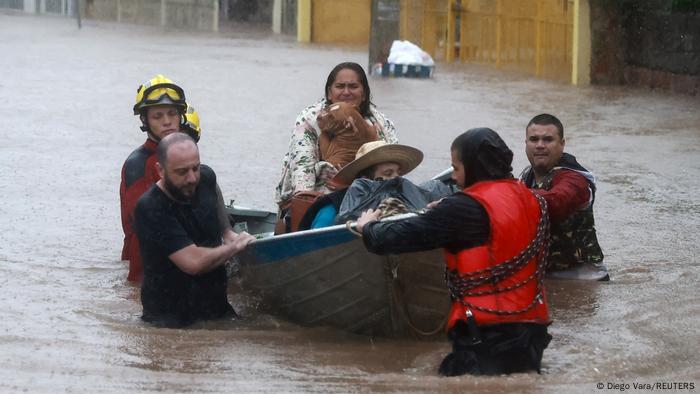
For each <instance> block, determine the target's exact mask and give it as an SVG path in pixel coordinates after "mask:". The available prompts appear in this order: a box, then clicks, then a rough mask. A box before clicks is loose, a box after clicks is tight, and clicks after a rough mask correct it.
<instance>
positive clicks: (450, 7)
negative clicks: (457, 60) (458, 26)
mask: <svg viewBox="0 0 700 394" xmlns="http://www.w3.org/2000/svg"><path fill="white" fill-rule="evenodd" d="M454 8H455V0H450V1H448V2H447V44H446V45H447V53H446V54H445V60H446V61H447V62H448V63H452V62H453V61H454V54H455V49H456V48H455V22H456V19H457V17H456V16H455V12H454V11H455V10H454ZM459 40H460V43H459V44H460V48H461V46H462V38H461V37H460V39H459Z"/></svg>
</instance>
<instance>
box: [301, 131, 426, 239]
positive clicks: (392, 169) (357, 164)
mask: <svg viewBox="0 0 700 394" xmlns="http://www.w3.org/2000/svg"><path fill="white" fill-rule="evenodd" d="M421 161H423V152H421V151H420V150H418V149H416V148H413V147H411V146H407V145H399V144H388V143H386V142H384V141H372V142H368V143H366V144H364V145H362V146H361V147H360V149H358V151H357V154H356V155H355V160H353V161H352V162H350V163H349V164H348V165H346V166H345V167H343V168H342V169H341V170H340V171H338V173H337V174H336V175H335V177H333V183H334V184H335V185H337V186H338V188H339V189H340V190H337V191H335V192H332V193H330V194H326V195H324V196H322V197H319V198H318V199H317V200H316V201H315V202H314V204H313V205H311V207H309V210H308V211H307V212H306V214H305V215H304V217H303V218H302V220H301V223H300V225H299V229H300V230H306V229H309V228H319V227H327V226H331V225H333V224H334V222H335V220H336V215H337V214H338V212H339V211H340V210H341V207H344V209H343V211H354V210H355V209H356V208H358V205H359V206H360V207H359V208H361V207H364V206H365V204H367V203H370V201H367V200H368V198H370V199H371V197H372V196H374V195H375V193H376V192H377V191H379V192H380V193H381V190H379V189H382V190H385V189H397V187H396V185H402V184H403V182H402V181H405V182H408V181H406V180H402V181H398V180H397V181H395V182H393V184H392V185H388V184H387V185H386V186H387V187H385V188H382V186H383V182H384V181H390V180H393V179H396V178H399V177H402V176H404V175H406V174H408V173H409V172H411V171H413V169H415V168H416V167H417V166H418V164H420V162H421ZM347 186H350V187H349V188H348V187H347ZM406 187H410V188H411V189H416V187H415V186H414V185H412V184H411V185H410V186H406ZM398 189H401V187H399V188H398ZM416 190H418V189H416ZM416 194H418V195H420V197H423V193H420V192H418V193H411V195H413V196H415V195H416ZM346 195H347V196H346ZM410 202H413V201H410ZM428 202H430V198H429V197H427V196H426V197H425V201H424V203H422V201H420V202H417V205H422V206H421V207H415V208H422V207H423V206H425V204H427V203H428ZM376 207H377V206H376V205H373V206H372V208H376ZM365 209H366V208H365Z"/></svg>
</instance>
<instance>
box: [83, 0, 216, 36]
mask: <svg viewBox="0 0 700 394" xmlns="http://www.w3.org/2000/svg"><path fill="white" fill-rule="evenodd" d="M84 4H85V5H84V14H83V15H85V17H86V18H94V19H100V20H111V21H117V22H123V23H135V24H143V25H153V26H169V27H177V28H189V29H198V30H211V31H217V30H218V28H219V27H218V26H219V25H218V20H219V5H218V4H219V1H218V0H85V1H84Z"/></svg>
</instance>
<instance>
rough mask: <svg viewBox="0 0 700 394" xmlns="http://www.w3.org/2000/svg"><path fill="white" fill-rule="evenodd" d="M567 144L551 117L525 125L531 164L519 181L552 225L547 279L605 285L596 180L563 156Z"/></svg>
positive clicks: (558, 125)
mask: <svg viewBox="0 0 700 394" xmlns="http://www.w3.org/2000/svg"><path fill="white" fill-rule="evenodd" d="M565 144H566V141H565V140H564V126H562V124H561V122H560V121H559V119H557V118H556V117H555V116H553V115H549V114H541V115H537V116H535V117H534V118H532V120H530V122H529V123H528V125H527V127H526V130H525V153H526V154H527V159H528V160H529V161H530V166H529V167H527V168H526V169H525V170H524V171H523V173H522V174H521V179H522V180H523V182H525V184H526V185H527V187H529V188H532V189H535V191H536V192H537V193H538V194H539V195H541V196H542V197H544V199H545V200H547V207H548V209H549V218H550V220H551V222H552V241H551V246H550V248H549V258H548V260H549V267H548V268H547V276H548V277H551V278H556V279H587V280H603V281H606V280H609V278H610V277H609V276H608V270H607V268H606V267H605V265H604V264H603V251H602V250H601V249H600V245H598V238H597V237H596V231H595V221H594V219H593V202H594V201H595V192H596V184H595V177H594V176H593V174H592V173H591V172H589V171H588V170H586V169H585V168H584V167H583V166H582V165H580V164H579V163H578V162H577V161H576V158H575V157H574V156H573V155H570V154H568V153H565V152H564V146H565Z"/></svg>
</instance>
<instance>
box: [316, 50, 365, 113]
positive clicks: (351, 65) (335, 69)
mask: <svg viewBox="0 0 700 394" xmlns="http://www.w3.org/2000/svg"><path fill="white" fill-rule="evenodd" d="M346 69H347V70H352V71H354V72H355V73H357V76H358V77H359V78H360V83H361V84H362V87H363V89H364V95H365V96H364V97H363V100H362V104H360V108H358V111H359V112H360V115H362V116H369V106H370V104H372V102H371V101H370V98H371V95H370V90H369V82H367V74H366V73H365V70H364V69H363V68H362V66H360V65H359V64H357V63H353V62H345V63H340V64H338V65H337V66H335V67H333V70H331V73H330V74H328V79H327V80H326V90H325V91H324V94H325V97H326V104H330V100H329V99H330V97H329V94H328V93H329V92H330V91H331V86H333V82H334V81H335V77H336V76H338V73H339V72H341V71H342V70H346Z"/></svg>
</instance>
